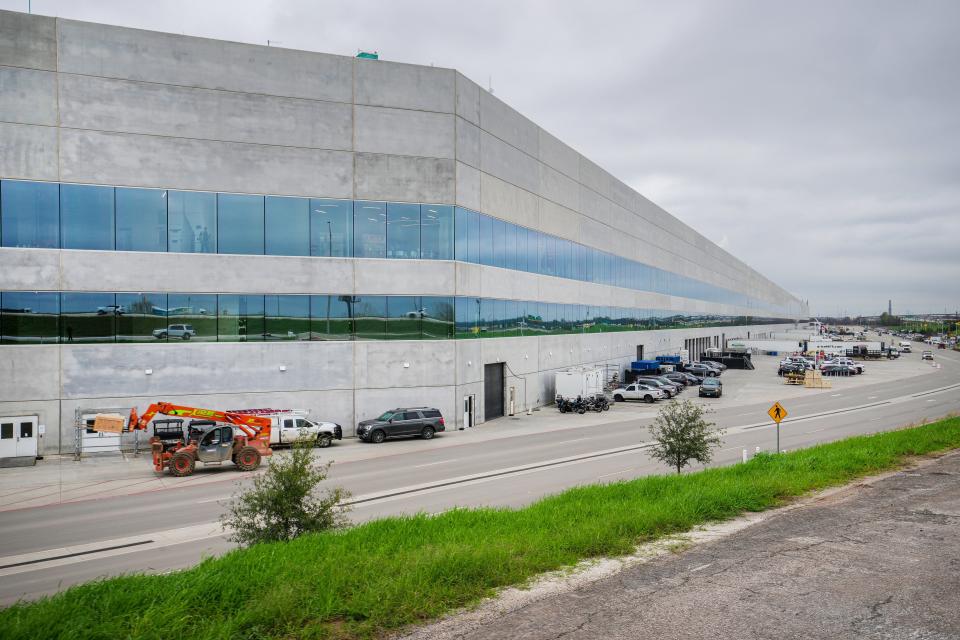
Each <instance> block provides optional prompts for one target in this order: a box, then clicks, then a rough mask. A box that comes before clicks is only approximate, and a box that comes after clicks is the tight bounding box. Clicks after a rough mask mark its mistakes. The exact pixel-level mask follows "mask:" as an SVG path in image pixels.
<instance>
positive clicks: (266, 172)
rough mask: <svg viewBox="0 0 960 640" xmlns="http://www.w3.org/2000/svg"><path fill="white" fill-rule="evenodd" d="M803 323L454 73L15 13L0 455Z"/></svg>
mask: <svg viewBox="0 0 960 640" xmlns="http://www.w3.org/2000/svg"><path fill="white" fill-rule="evenodd" d="M806 313H807V310H806V308H805V307H804V305H803V304H802V303H801V301H799V300H798V299H796V298H795V297H793V296H792V295H790V294H789V293H788V292H786V291H784V290H783V289H781V288H780V287H778V286H776V285H775V284H773V283H772V282H770V281H769V280H767V279H766V278H764V277H763V276H762V275H760V274H759V273H757V272H755V271H753V270H752V269H750V268H749V267H747V266H746V265H745V264H744V263H742V262H741V261H739V260H737V259H736V258H735V257H733V256H732V255H730V254H729V253H727V252H725V251H724V250H723V249H721V248H720V247H718V246H716V245H715V244H713V243H711V242H710V241H709V240H707V239H706V238H704V237H703V236H701V235H700V234H698V233H697V232H696V231H694V230H693V229H691V228H689V227H688V226H686V225H684V224H683V223H681V222H680V221H679V220H677V219H676V218H673V217H672V216H670V215H669V214H668V213H667V212H665V211H664V210H662V209H661V208H659V207H657V206H656V205H655V204H653V203H652V202H650V201H649V200H647V199H645V198H644V197H643V196H642V195H640V194H639V193H637V192H635V191H633V190H632V189H630V188H629V187H628V186H627V185H625V184H624V183H622V182H620V181H619V180H617V179H616V178H615V177H613V176H612V175H610V174H609V173H607V172H606V171H604V170H603V169H602V168H600V167H599V166H598V165H597V164H595V163H594V162H592V161H590V160H588V159H587V158H585V157H583V156H582V155H580V154H579V153H577V152H576V151H575V150H573V149H572V148H570V147H569V146H567V145H565V144H564V143H563V142H561V141H560V140H558V139H557V138H556V137H554V136H553V135H551V134H550V133H548V132H546V131H544V130H543V129H541V128H540V127H538V126H537V125H536V124H535V123H533V122H531V121H530V120H529V119H527V118H526V117H524V116H523V115H521V114H520V113H518V112H517V111H515V110H513V109H512V108H510V107H509V106H508V105H507V104H505V103H504V102H502V101H501V100H500V99H499V98H497V97H494V96H493V95H491V94H490V93H488V92H487V91H485V90H483V89H482V88H481V87H479V86H478V85H477V84H476V83H474V82H472V81H471V80H469V79H468V78H466V77H464V76H463V75H461V74H460V73H458V72H456V71H455V70H453V69H444V68H435V67H425V66H417V65H410V64H400V63H395V62H385V61H378V60H363V59H355V58H350V57H343V56H337V55H328V54H323V53H313V52H308V51H294V50H287V49H278V48H268V47H263V46H255V45H248V44H238V43H233V42H221V41H215V40H207V39H203V38H194V37H185V36H179V35H172V34H166V33H155V32H149V31H140V30H136V29H127V28H120V27H114V26H107V25H101V24H90V23H85V22H77V21H73V20H62V19H54V18H49V17H42V16H36V15H26V14H21V13H13V12H0V337H2V345H0V416H6V417H8V418H10V417H20V418H22V419H23V420H20V421H17V420H10V419H8V420H6V421H5V424H7V425H9V428H8V427H6V426H5V427H4V429H3V433H2V434H0V436H2V438H0V448H3V447H5V448H6V449H10V451H6V449H4V451H0V457H4V456H9V455H15V447H16V445H15V443H14V441H18V440H19V436H20V435H23V434H21V433H20V432H19V429H20V427H19V426H18V425H20V424H21V423H24V424H27V423H29V424H30V425H31V426H29V427H24V429H27V431H29V432H30V434H27V435H35V434H33V432H34V431H40V429H39V425H44V426H45V429H44V430H43V431H44V433H43V438H42V441H41V443H40V445H39V449H40V451H41V453H42V452H47V453H54V452H69V451H72V450H73V448H74V444H75V441H76V436H77V430H76V429H75V420H76V417H77V415H78V414H84V413H90V412H91V411H96V410H100V409H103V408H124V407H131V406H139V407H140V408H141V409H142V408H143V407H144V406H145V405H146V404H147V403H149V402H151V401H155V400H158V399H165V400H171V401H179V402H182V403H185V404H191V405H198V406H209V407H216V408H236V407H251V406H260V407H262V406H272V407H278V406H279V407H292V408H302V409H310V410H311V412H312V415H314V416H318V417H322V418H324V419H329V420H334V421H337V422H340V423H341V424H343V425H344V427H345V432H346V433H347V435H350V434H352V433H353V427H354V425H355V424H356V422H357V421H358V420H361V419H364V418H368V417H371V416H373V415H376V414H379V413H380V412H381V411H383V410H384V409H388V408H392V407H395V406H404V405H432V406H436V407H438V408H440V409H441V410H442V411H443V413H444V415H445V416H446V417H447V422H448V425H454V424H455V425H457V426H463V425H464V423H465V421H468V422H469V421H470V420H472V421H473V422H474V423H475V424H479V423H483V422H485V421H490V420H492V419H493V418H494V417H496V416H498V415H500V414H502V413H503V411H504V404H508V403H509V398H510V397H511V394H512V397H513V398H514V402H515V406H516V408H517V410H522V409H525V408H527V407H531V406H539V405H543V404H547V403H549V402H551V401H552V397H553V388H552V386H553V375H552V373H553V372H554V371H555V370H558V369H561V368H566V367H570V366H574V365H585V364H608V365H615V366H616V367H618V368H621V369H622V367H624V366H625V365H627V364H628V363H629V362H630V361H631V360H633V359H636V358H637V356H638V355H639V354H641V353H642V355H643V356H645V357H652V356H655V355H657V354H670V353H676V352H678V351H679V350H680V349H684V348H686V349H689V350H690V352H691V353H693V354H696V353H698V352H699V351H700V350H701V349H702V348H703V347H705V346H707V345H718V344H720V343H722V341H723V339H724V338H730V337H746V335H747V334H748V332H753V333H754V335H756V334H758V333H763V332H767V331H770V330H771V328H773V327H776V326H777V325H778V324H782V323H787V322H792V321H793V320H795V319H797V318H799V317H802V316H805V315H806ZM471 403H472V404H471ZM471 406H472V407H473V416H472V418H471V417H470V415H469V409H470V407H471ZM465 409H466V411H465ZM24 421H26V422H24ZM0 422H4V421H3V420H0ZM495 425H496V423H495V422H493V423H491V427H490V428H494V427H495ZM468 426H469V424H468ZM8 431H10V433H9V434H8V433H7V432H8ZM8 436H9V437H8ZM25 437H26V436H25ZM11 452H14V453H11Z"/></svg>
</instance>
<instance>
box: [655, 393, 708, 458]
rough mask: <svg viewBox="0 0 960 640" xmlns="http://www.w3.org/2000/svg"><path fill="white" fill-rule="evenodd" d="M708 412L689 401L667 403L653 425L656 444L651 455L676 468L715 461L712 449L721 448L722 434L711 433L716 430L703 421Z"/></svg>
mask: <svg viewBox="0 0 960 640" xmlns="http://www.w3.org/2000/svg"><path fill="white" fill-rule="evenodd" d="M706 413H707V412H706V411H705V410H704V408H703V407H701V406H699V405H696V404H694V403H693V402H691V401H690V400H683V401H682V402H679V401H676V400H674V401H672V402H668V403H667V404H666V405H665V406H664V407H663V408H662V409H660V413H659V414H657V417H656V419H655V420H654V421H653V424H651V425H650V436H651V437H652V438H653V440H654V444H653V446H652V447H651V448H650V455H651V456H653V458H655V459H656V460H660V461H661V462H663V463H665V464H668V465H670V466H671V467H674V468H676V470H677V473H680V470H681V469H683V467H685V466H687V465H688V464H690V461H691V460H696V461H697V462H699V463H701V464H707V463H708V462H710V460H711V459H712V458H713V449H715V448H716V447H718V446H720V436H722V435H723V431H722V430H718V431H711V430H710V428H711V427H713V426H715V425H714V423H712V422H707V420H705V419H704V416H705V415H706Z"/></svg>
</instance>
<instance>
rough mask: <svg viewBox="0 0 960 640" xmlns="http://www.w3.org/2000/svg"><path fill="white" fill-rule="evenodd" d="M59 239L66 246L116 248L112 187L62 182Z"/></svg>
mask: <svg viewBox="0 0 960 640" xmlns="http://www.w3.org/2000/svg"><path fill="white" fill-rule="evenodd" d="M60 239H61V242H62V245H63V248H64V249H105V250H110V249H113V248H114V243H113V240H114V231H113V187H97V186H92V185H86V184H62V185H60Z"/></svg>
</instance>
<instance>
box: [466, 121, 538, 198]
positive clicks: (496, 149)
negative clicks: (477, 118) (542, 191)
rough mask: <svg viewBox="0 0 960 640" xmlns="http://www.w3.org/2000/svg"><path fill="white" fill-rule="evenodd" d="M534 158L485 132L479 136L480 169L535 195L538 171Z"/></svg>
mask: <svg viewBox="0 0 960 640" xmlns="http://www.w3.org/2000/svg"><path fill="white" fill-rule="evenodd" d="M538 164H539V163H538V162H537V160H536V159H535V158H534V157H531V156H529V155H527V154H526V153H523V152H522V151H520V150H519V149H517V148H516V147H513V146H511V145H509V144H507V143H505V142H504V141H502V140H500V139H499V138H496V137H494V136H492V135H490V134H489V133H487V132H485V131H484V132H481V134H480V169H482V170H483V171H485V172H487V173H489V174H490V175H493V176H496V177H498V178H500V179H502V180H505V181H507V182H509V183H511V184H513V185H516V186H518V187H521V188H523V189H525V190H527V191H530V192H531V193H537V191H538V190H539V187H540V171H539V167H538Z"/></svg>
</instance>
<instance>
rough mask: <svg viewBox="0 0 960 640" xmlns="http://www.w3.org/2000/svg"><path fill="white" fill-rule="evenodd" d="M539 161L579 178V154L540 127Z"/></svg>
mask: <svg viewBox="0 0 960 640" xmlns="http://www.w3.org/2000/svg"><path fill="white" fill-rule="evenodd" d="M539 158H540V162H543V163H544V164H547V165H549V166H551V167H553V168H554V169H556V170H557V171H559V172H561V173H563V174H565V175H566V176H568V177H570V178H572V179H573V180H579V179H580V154H579V153H577V152H576V151H574V150H573V149H571V148H570V147H568V146H567V145H566V144H564V143H563V142H562V141H561V140H560V139H559V138H557V137H555V136H553V135H552V134H550V133H548V132H546V131H544V130H543V129H540V156H539Z"/></svg>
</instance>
